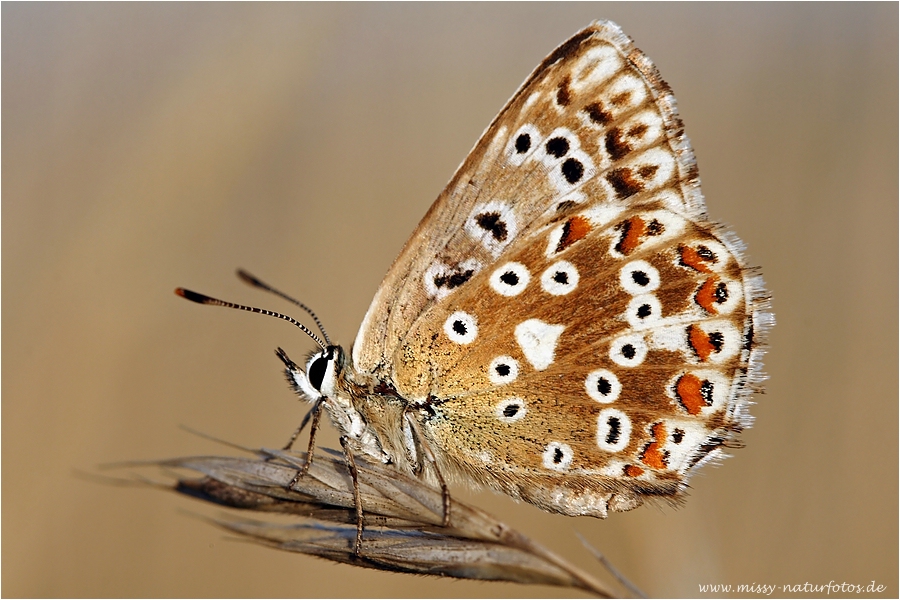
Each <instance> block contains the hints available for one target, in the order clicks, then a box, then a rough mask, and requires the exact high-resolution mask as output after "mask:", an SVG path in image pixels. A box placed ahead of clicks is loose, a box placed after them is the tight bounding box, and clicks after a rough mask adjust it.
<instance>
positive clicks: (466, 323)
mask: <svg viewBox="0 0 900 600" xmlns="http://www.w3.org/2000/svg"><path fill="white" fill-rule="evenodd" d="M444 333H446V334H447V337H448V338H450V341H452V342H456V343H457V344H471V343H472V342H474V341H475V338H476V337H478V321H477V320H476V319H475V316H474V315H470V314H469V313H467V312H463V311H461V310H460V311H457V312H455V313H453V314H452V315H450V316H449V317H447V320H446V321H444Z"/></svg>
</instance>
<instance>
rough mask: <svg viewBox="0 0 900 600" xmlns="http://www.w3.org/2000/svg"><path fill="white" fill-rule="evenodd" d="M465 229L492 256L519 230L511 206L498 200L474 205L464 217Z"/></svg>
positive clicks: (498, 252) (504, 246) (497, 253)
mask: <svg viewBox="0 0 900 600" xmlns="http://www.w3.org/2000/svg"><path fill="white" fill-rule="evenodd" d="M465 230H466V232H467V233H468V234H469V235H470V236H471V237H472V238H473V239H475V240H476V241H478V242H480V243H481V245H482V246H484V248H485V249H486V250H488V251H489V252H491V253H492V254H493V255H494V256H497V255H499V254H500V252H502V251H503V249H504V248H506V246H508V245H509V243H510V242H511V241H512V240H513V238H515V237H516V234H517V233H518V232H519V229H518V226H517V224H516V216H515V212H514V211H513V209H512V207H511V206H510V205H509V204H507V203H506V202H501V201H499V200H491V201H490V202H486V203H484V204H480V205H478V206H476V207H475V210H473V211H472V214H471V215H470V216H469V218H468V219H466V224H465Z"/></svg>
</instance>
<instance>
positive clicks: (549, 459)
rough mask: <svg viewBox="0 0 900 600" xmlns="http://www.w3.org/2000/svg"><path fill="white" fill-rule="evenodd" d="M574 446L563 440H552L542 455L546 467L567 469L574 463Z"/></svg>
mask: <svg viewBox="0 0 900 600" xmlns="http://www.w3.org/2000/svg"><path fill="white" fill-rule="evenodd" d="M573 456H574V454H573V453H572V447H571V446H569V445H568V444H563V443H561V442H550V443H549V444H547V447H546V448H545V449H544V454H543V456H542V458H543V461H544V467H546V468H547V469H551V470H553V471H565V470H567V469H568V468H569V465H571V464H572V457H573Z"/></svg>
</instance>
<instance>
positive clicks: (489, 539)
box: [157, 448, 612, 597]
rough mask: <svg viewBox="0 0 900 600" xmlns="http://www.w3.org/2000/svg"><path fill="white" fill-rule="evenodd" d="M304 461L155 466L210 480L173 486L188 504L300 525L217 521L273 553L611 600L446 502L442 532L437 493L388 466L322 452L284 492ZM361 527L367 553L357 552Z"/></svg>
mask: <svg viewBox="0 0 900 600" xmlns="http://www.w3.org/2000/svg"><path fill="white" fill-rule="evenodd" d="M348 451H349V448H348V449H347V450H345V452H348ZM306 458H307V457H306V456H304V455H303V453H296V454H295V453H292V452H285V451H282V450H262V451H260V452H259V453H258V458H255V459H253V458H234V457H197V458H183V459H174V460H170V461H165V462H162V463H157V464H158V465H159V466H163V467H177V468H186V469H191V470H193V471H197V472H200V473H202V474H204V475H206V478H203V479H199V480H198V479H184V480H180V481H178V483H177V485H176V487H175V489H176V490H178V491H180V492H182V493H185V494H188V495H191V496H192V497H195V498H199V499H202V500H206V501H209V502H214V503H216V504H219V505H224V506H229V507H234V508H241V509H246V510H253V511H256V512H257V513H260V514H263V513H281V514H285V515H293V516H295V517H303V518H304V520H303V521H301V522H300V523H298V524H291V525H285V524H283V523H266V522H250V521H230V520H226V521H222V520H219V521H217V525H218V526H220V527H223V528H225V529H227V530H229V531H231V532H234V533H237V534H239V535H241V536H244V537H245V538H247V539H251V540H253V541H256V542H257V543H262V544H265V545H268V546H271V547H273V548H278V549H281V550H288V551H292V552H301V553H304V554H309V555H314V556H319V557H322V558H327V559H330V560H333V561H337V562H342V563H348V564H354V565H359V566H365V567H369V568H374V569H379V570H384V571H393V572H405V573H417V574H425V575H438V576H449V577H456V578H464V579H480V580H501V581H511V582H516V583H521V584H535V583H537V584H543V585H556V586H564V587H575V588H578V589H582V590H584V591H586V592H589V593H591V594H595V595H597V596H601V597H612V593H611V592H610V591H609V590H608V589H607V588H606V587H605V586H604V585H603V584H601V583H600V582H599V581H597V580H596V579H595V578H594V577H592V576H591V575H590V574H588V573H585V572H584V571H582V570H580V569H578V568H577V567H574V566H573V565H570V564H568V563H567V562H566V561H564V560H563V559H562V558H560V557H558V556H557V555H555V554H553V553H552V552H550V551H549V550H547V549H545V548H543V547H542V546H540V545H538V544H536V543H534V542H532V541H531V540H529V539H528V538H527V537H525V536H523V535H522V534H520V533H518V532H516V531H514V530H512V529H510V528H509V527H507V526H506V525H504V524H503V523H501V522H499V521H497V520H496V519H494V518H493V517H491V516H490V515H488V514H487V513H484V512H483V511H481V510H479V509H477V508H474V507H471V506H468V505H466V504H463V503H461V502H458V501H456V500H452V499H451V504H452V511H453V520H452V526H450V527H444V526H443V525H442V523H443V519H442V513H443V503H444V500H443V494H442V493H441V491H440V490H437V489H435V488H432V487H430V486H428V485H425V484H424V483H422V482H421V481H420V480H418V479H416V478H413V477H411V476H407V475H405V474H403V473H400V472H398V471H397V470H396V469H394V468H393V467H391V466H390V465H382V464H378V463H371V462H369V461H368V460H367V459H366V458H364V457H358V456H356V457H349V456H347V455H345V456H341V455H340V454H339V453H334V451H330V450H327V449H325V450H324V454H323V453H322V449H320V454H319V455H318V456H317V458H316V460H315V461H314V462H313V463H311V466H310V470H309V473H308V474H307V476H305V477H303V478H302V479H301V480H300V481H299V482H298V484H297V485H296V486H295V487H293V488H290V489H289V488H288V487H287V486H286V483H287V482H289V481H290V480H291V478H292V477H293V476H294V474H295V473H296V471H297V469H299V468H300V467H301V466H302V465H303V464H304V463H305V462H306ZM351 458H352V466H351V468H350V469H349V470H350V471H351V472H350V473H348V462H349V461H350V460H351ZM354 467H355V472H356V477H355V481H354V477H353V472H352V471H353V468H354ZM361 522H364V524H365V532H366V544H365V547H364V548H360V547H359V546H358V545H357V544H359V543H361V538H360V536H361V528H360V525H361ZM357 540H359V541H357ZM360 550H364V551H360Z"/></svg>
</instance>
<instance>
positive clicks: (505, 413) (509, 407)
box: [496, 397, 528, 423]
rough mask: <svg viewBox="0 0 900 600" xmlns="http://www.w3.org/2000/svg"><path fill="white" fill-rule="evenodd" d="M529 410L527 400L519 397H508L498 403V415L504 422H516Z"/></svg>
mask: <svg viewBox="0 0 900 600" xmlns="http://www.w3.org/2000/svg"><path fill="white" fill-rule="evenodd" d="M527 412H528V409H527V408H525V401H524V400H522V399H521V398H518V397H513V398H507V399H506V400H501V401H500V402H498V403H497V411H496V415H497V418H498V419H500V421H501V422H503V423H515V422H516V421H518V420H520V419H521V418H522V417H524V416H525V413H527Z"/></svg>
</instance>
